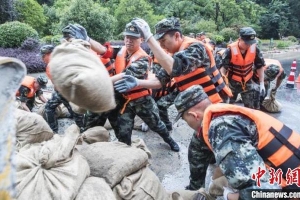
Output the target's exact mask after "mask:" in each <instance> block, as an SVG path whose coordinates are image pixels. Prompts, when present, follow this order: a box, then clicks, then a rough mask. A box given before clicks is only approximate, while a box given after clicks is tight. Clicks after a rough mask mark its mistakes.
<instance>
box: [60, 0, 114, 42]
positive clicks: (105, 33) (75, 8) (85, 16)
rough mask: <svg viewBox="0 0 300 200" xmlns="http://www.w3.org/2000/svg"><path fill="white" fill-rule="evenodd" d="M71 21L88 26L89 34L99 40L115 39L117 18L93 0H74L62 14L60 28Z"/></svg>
mask: <svg viewBox="0 0 300 200" xmlns="http://www.w3.org/2000/svg"><path fill="white" fill-rule="evenodd" d="M69 23H78V24H80V25H82V26H83V27H85V28H86V30H87V32H88V34H89V36H90V37H91V38H93V39H95V40H97V41H99V42H105V41H109V40H111V39H113V33H114V29H115V24H116V20H115V18H114V17H113V16H112V15H110V14H109V10H108V9H107V8H103V7H101V6H100V5H99V4H98V3H94V2H93V0H86V1H82V0H72V2H71V4H70V7H69V8H68V9H67V10H66V13H65V14H64V15H62V18H61V24H60V28H63V27H65V26H66V25H68V24H69Z"/></svg>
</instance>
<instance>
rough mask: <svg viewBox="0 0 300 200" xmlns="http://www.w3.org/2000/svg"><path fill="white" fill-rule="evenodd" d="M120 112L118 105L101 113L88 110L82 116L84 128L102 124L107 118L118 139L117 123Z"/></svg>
mask: <svg viewBox="0 0 300 200" xmlns="http://www.w3.org/2000/svg"><path fill="white" fill-rule="evenodd" d="M119 112H120V107H119V105H117V107H116V108H115V109H113V110H110V111H108V112H103V113H93V112H90V111H88V112H87V113H86V115H85V118H84V130H87V129H89V128H92V127H95V126H104V124H105V122H106V120H107V119H108V120H109V123H110V125H111V127H112V128H113V130H114V132H115V135H116V137H117V138H118V139H119V138H120V135H119V125H118V115H119Z"/></svg>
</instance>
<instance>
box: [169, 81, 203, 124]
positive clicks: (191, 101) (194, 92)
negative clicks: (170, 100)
mask: <svg viewBox="0 0 300 200" xmlns="http://www.w3.org/2000/svg"><path fill="white" fill-rule="evenodd" d="M207 98H208V96H207V94H206V93H205V92H204V89H203V88H202V86H200V85H193V86H191V87H189V88H187V89H186V90H184V91H182V92H180V93H179V94H178V95H177V97H176V98H175V100H174V105H175V107H176V109H177V111H178V115H177V117H176V119H175V122H176V121H178V120H179V118H180V117H181V116H182V114H183V112H184V111H186V110H188V109H189V108H191V107H193V106H195V105H197V104H198V103H200V102H201V101H203V100H204V99H207Z"/></svg>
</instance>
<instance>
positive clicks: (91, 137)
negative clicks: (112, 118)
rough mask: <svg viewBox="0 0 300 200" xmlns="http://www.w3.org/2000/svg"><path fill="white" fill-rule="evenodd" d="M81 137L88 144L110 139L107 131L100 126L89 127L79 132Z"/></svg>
mask: <svg viewBox="0 0 300 200" xmlns="http://www.w3.org/2000/svg"><path fill="white" fill-rule="evenodd" d="M81 138H82V140H83V141H84V142H86V143H88V144H93V143H96V142H108V141H109V139H110V137H109V132H108V131H107V130H106V129H105V128H104V127H102V126H95V127H92V128H89V129H88V130H86V131H84V132H83V133H82V134H81Z"/></svg>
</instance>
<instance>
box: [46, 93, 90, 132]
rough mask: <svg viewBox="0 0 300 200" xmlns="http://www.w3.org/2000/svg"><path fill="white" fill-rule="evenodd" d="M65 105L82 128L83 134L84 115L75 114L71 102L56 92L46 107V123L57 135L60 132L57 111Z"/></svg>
mask: <svg viewBox="0 0 300 200" xmlns="http://www.w3.org/2000/svg"><path fill="white" fill-rule="evenodd" d="M61 103H63V104H64V105H65V106H66V108H67V109H68V111H69V113H70V117H73V118H74V120H75V123H76V124H77V126H78V127H79V128H80V130H81V132H82V131H83V116H84V115H83V114H78V113H75V112H74V111H73V110H72V108H71V106H70V104H69V102H68V101H67V100H66V99H65V98H64V97H63V96H62V95H61V94H60V93H59V92H57V91H54V93H53V94H52V98H51V99H49V100H48V101H47V103H46V105H45V115H46V121H47V122H48V124H49V126H50V128H51V129H52V130H53V131H54V132H55V133H57V132H58V123H57V119H56V115H55V109H56V108H57V107H58V106H59V105H60V104H61Z"/></svg>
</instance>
